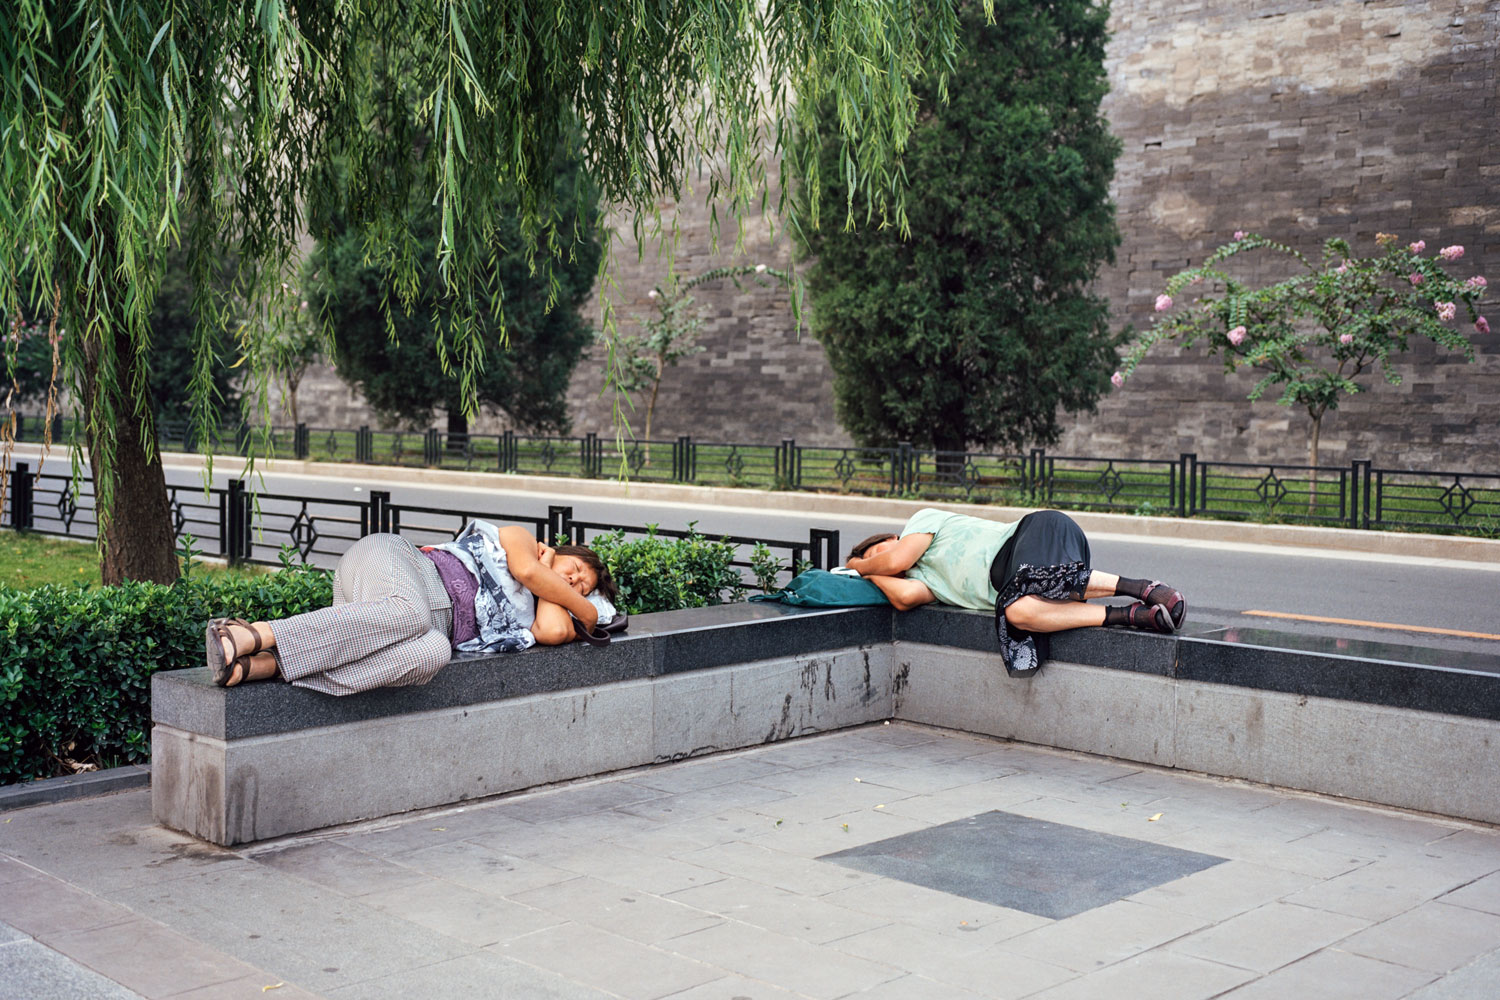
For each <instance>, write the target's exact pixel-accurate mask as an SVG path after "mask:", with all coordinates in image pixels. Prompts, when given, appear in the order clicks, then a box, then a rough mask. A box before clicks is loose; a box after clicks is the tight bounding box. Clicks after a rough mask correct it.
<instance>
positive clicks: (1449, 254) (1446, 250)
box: [1438, 243, 1464, 260]
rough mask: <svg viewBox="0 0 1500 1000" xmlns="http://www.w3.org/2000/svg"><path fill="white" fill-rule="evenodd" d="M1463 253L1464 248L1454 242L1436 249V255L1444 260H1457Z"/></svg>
mask: <svg viewBox="0 0 1500 1000" xmlns="http://www.w3.org/2000/svg"><path fill="white" fill-rule="evenodd" d="M1463 255H1464V248H1463V247H1461V246H1459V245H1458V244H1456V243H1455V244H1454V245H1453V246H1451V247H1443V249H1441V250H1439V251H1438V256H1439V257H1441V258H1443V259H1444V260H1458V258H1460V257H1462V256H1463Z"/></svg>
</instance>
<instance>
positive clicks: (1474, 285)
mask: <svg viewBox="0 0 1500 1000" xmlns="http://www.w3.org/2000/svg"><path fill="white" fill-rule="evenodd" d="M1488 284H1489V282H1488V281H1485V280H1484V275H1482V274H1476V275H1474V277H1472V278H1470V279H1469V280H1468V281H1465V282H1464V287H1465V288H1467V289H1469V290H1470V291H1475V292H1477V291H1478V290H1479V289H1481V288H1484V287H1485V286H1487V285H1488Z"/></svg>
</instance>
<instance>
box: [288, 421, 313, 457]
mask: <svg viewBox="0 0 1500 1000" xmlns="http://www.w3.org/2000/svg"><path fill="white" fill-rule="evenodd" d="M310 444H311V442H310V440H309V437H308V433H307V425H306V424H298V425H297V427H296V429H295V430H293V431H292V453H293V454H295V455H296V456H297V458H298V459H299V460H305V459H306V458H307V456H309V455H311V454H312V448H311V447H310Z"/></svg>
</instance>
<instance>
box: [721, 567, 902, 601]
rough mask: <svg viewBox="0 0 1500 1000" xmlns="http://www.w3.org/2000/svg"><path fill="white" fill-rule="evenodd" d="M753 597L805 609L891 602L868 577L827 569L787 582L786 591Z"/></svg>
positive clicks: (802, 575)
mask: <svg viewBox="0 0 1500 1000" xmlns="http://www.w3.org/2000/svg"><path fill="white" fill-rule="evenodd" d="M750 600H752V601H780V602H781V603H783V604H795V605H797V606H799V607H804V608H850V607H856V606H858V605H862V604H889V603H891V602H890V601H888V600H886V597H885V595H884V594H882V593H881V592H880V588H879V587H877V586H875V585H874V584H873V583H871V582H870V581H869V580H866V579H864V578H863V577H858V576H842V575H840V574H838V573H830V572H828V571H827V570H826V569H810V570H808V571H807V572H805V573H803V574H801V575H800V576H798V577H797V578H796V579H795V580H793V581H792V582H791V583H789V584H787V585H786V589H785V590H778V591H776V592H774V593H770V594H756V595H755V596H754V597H752V598H750Z"/></svg>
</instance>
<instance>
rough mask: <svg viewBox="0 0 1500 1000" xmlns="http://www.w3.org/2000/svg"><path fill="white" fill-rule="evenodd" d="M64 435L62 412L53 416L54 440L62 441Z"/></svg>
mask: <svg viewBox="0 0 1500 1000" xmlns="http://www.w3.org/2000/svg"><path fill="white" fill-rule="evenodd" d="M62 436H63V421H62V414H61V413H59V414H56V415H55V416H53V418H52V440H53V441H61V440H62Z"/></svg>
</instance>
